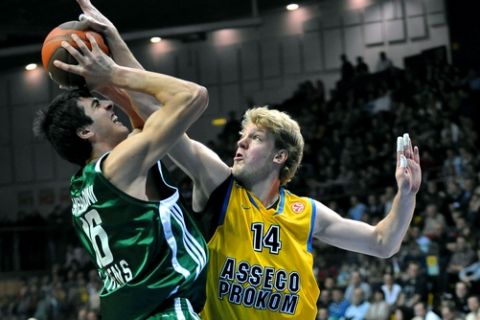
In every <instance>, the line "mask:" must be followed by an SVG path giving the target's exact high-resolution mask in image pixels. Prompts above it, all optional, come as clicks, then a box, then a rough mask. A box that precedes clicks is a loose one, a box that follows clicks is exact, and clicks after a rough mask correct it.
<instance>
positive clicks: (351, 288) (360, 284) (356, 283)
mask: <svg viewBox="0 0 480 320" xmlns="http://www.w3.org/2000/svg"><path fill="white" fill-rule="evenodd" d="M358 288H360V289H362V292H363V296H364V298H365V299H367V300H368V299H370V295H371V288H370V285H369V284H368V283H367V282H365V281H363V279H362V275H361V274H360V272H358V271H352V272H351V275H350V281H349V284H348V286H347V288H346V289H345V299H347V300H348V302H350V303H353V299H354V298H355V294H354V293H355V290H356V289H358Z"/></svg>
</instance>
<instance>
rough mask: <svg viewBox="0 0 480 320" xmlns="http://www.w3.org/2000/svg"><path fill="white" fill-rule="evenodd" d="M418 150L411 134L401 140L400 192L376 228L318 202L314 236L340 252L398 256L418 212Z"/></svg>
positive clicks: (397, 170)
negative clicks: (416, 205)
mask: <svg viewBox="0 0 480 320" xmlns="http://www.w3.org/2000/svg"><path fill="white" fill-rule="evenodd" d="M421 175H422V172H421V168H420V156H419V152H418V148H417V147H415V148H412V144H411V140H410V137H409V136H408V134H405V135H404V136H403V137H398V138H397V164H396V170H395V178H396V180H397V186H398V191H397V194H396V195H395V197H394V199H393V203H392V208H391V209H390V212H389V213H388V215H387V216H386V217H385V218H384V219H382V220H381V221H380V222H379V223H378V224H377V225H376V226H372V225H369V224H367V223H364V222H360V221H355V220H351V219H345V218H343V217H341V216H340V215H338V214H337V213H336V212H334V211H332V210H331V209H329V208H328V207H326V206H324V205H323V204H321V203H320V202H316V206H317V207H316V214H317V216H316V222H315V231H314V236H315V237H317V238H318V239H320V240H322V241H324V242H326V243H328V244H331V245H334V246H337V247H339V248H342V249H345V250H350V251H355V252H359V253H364V254H368V255H372V256H378V257H382V258H388V257H391V256H392V255H393V254H395V253H396V252H398V250H399V248H400V245H401V243H402V239H403V238H404V236H405V233H406V232H407V230H408V226H409V225H410V221H411V220H412V216H413V212H414V209H415V197H416V194H417V192H418V190H419V189H420V184H421Z"/></svg>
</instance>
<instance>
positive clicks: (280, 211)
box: [275, 187, 285, 214]
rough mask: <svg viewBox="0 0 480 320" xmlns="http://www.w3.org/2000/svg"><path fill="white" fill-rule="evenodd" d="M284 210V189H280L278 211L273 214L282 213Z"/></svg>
mask: <svg viewBox="0 0 480 320" xmlns="http://www.w3.org/2000/svg"><path fill="white" fill-rule="evenodd" d="M284 208H285V188H284V187H280V203H279V204H278V210H277V211H276V212H275V214H280V213H283V209H284Z"/></svg>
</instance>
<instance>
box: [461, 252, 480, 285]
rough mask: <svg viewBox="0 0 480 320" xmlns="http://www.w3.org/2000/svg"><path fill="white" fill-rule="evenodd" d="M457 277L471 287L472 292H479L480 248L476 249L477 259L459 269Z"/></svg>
mask: <svg viewBox="0 0 480 320" xmlns="http://www.w3.org/2000/svg"><path fill="white" fill-rule="evenodd" d="M458 277H459V279H460V280H461V281H462V282H464V283H466V284H468V285H469V286H470V287H471V288H472V289H473V292H472V293H475V294H479V293H480V248H478V249H477V260H476V261H475V262H473V263H472V264H470V265H468V266H466V267H464V268H462V269H460V272H459V273H458Z"/></svg>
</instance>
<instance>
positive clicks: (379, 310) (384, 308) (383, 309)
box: [365, 289, 390, 320]
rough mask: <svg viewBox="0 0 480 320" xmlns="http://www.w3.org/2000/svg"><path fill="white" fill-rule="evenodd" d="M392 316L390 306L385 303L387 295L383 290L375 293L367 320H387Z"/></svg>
mask: <svg viewBox="0 0 480 320" xmlns="http://www.w3.org/2000/svg"><path fill="white" fill-rule="evenodd" d="M389 315H390V306H389V305H388V303H387V302H386V301H385V295H384V293H383V291H382V290H381V289H376V290H374V291H373V298H372V302H371V303H370V307H369V308H368V311H367V314H366V315H365V320H387V319H388V318H389Z"/></svg>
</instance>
